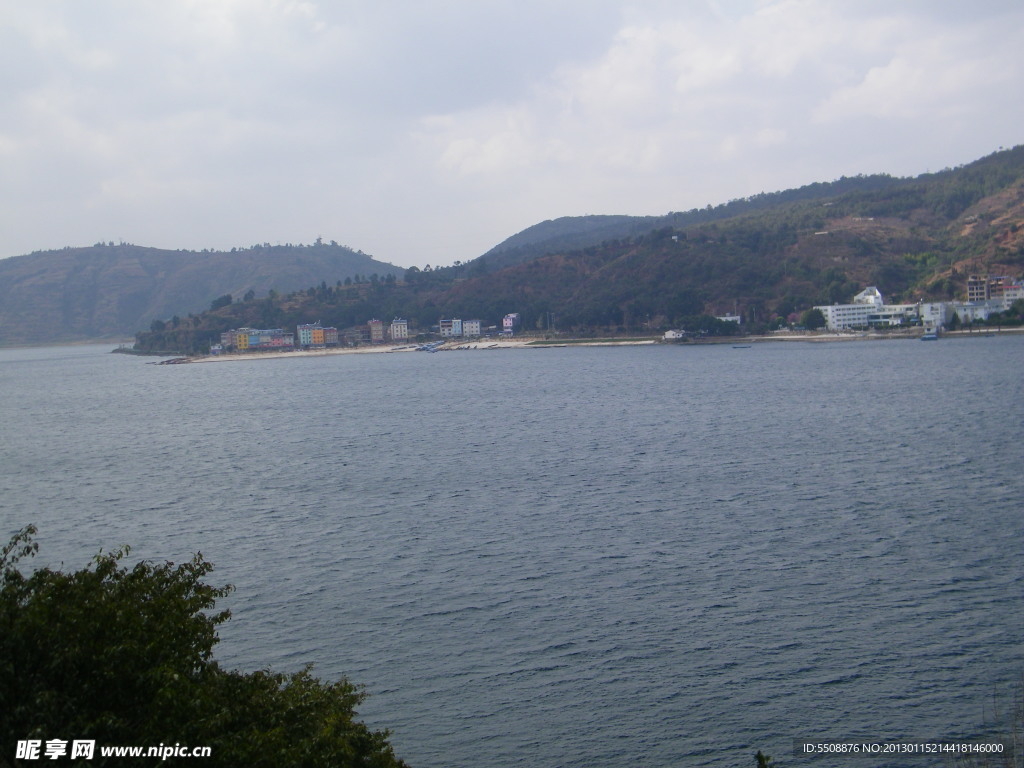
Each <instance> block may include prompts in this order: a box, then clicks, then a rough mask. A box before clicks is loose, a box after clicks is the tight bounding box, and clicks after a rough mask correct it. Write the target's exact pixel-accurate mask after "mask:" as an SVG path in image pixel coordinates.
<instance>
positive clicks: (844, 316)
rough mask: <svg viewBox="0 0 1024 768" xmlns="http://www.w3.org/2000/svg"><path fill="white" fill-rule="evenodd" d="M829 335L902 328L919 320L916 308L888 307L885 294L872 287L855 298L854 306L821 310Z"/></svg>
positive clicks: (821, 307)
mask: <svg viewBox="0 0 1024 768" xmlns="http://www.w3.org/2000/svg"><path fill="white" fill-rule="evenodd" d="M815 309H818V310H821V313H822V314H823V315H824V316H825V326H826V327H827V328H828V329H829V330H830V331H848V330H852V329H855V328H857V329H860V328H871V327H878V326H893V325H903V324H904V323H905V322H907V321H909V320H911V319H914V318H916V317H917V316H918V305H917V304H886V303H885V300H884V299H883V298H882V293H881V291H879V290H878V289H877V288H876V287H875V286H873V285H872V286H869V287H867V288H865V289H864V290H863V291H861V292H860V293H858V294H857V295H856V296H854V297H853V303H852V304H831V305H825V306H818V307H815Z"/></svg>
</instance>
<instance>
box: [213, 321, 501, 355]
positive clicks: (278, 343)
mask: <svg viewBox="0 0 1024 768" xmlns="http://www.w3.org/2000/svg"><path fill="white" fill-rule="evenodd" d="M520 324H521V320H520V317H519V313H518V312H512V313H510V314H507V315H505V317H504V318H502V321H501V330H500V331H499V330H498V329H497V328H496V327H494V326H491V327H489V328H487V329H486V331H487V335H489V336H490V335H493V334H494V333H497V334H498V335H499V336H501V337H505V338H511V337H512V336H513V335H514V334H515V332H516V331H517V330H519V326H520ZM484 330H485V329H483V328H482V326H481V322H480V321H479V320H461V319H459V318H452V319H449V320H445V319H442V320H441V322H440V323H439V324H438V326H437V333H438V335H439V336H440V337H441V340H442V341H448V340H452V339H476V338H480V337H481V336H483V335H485V334H484ZM408 342H409V323H408V321H406V320H404V319H403V318H398V317H396V318H395V319H394V320H392V321H391V323H390V325H388V326H385V325H384V321H383V320H369V321H367V323H366V325H357V326H355V327H353V328H346V329H345V330H343V331H339V330H338V329H337V328H334V327H330V326H323V325H321V324H320V323H307V324H305V325H300V326H297V327H296V329H295V333H294V334H292V333H288V332H287V331H285V330H284V329H283V328H269V329H256V328H238V329H232V330H230V331H225V332H224V333H222V334H221V335H220V344H215V345H213V346H212V347H210V354H211V355H223V354H225V353H231V352H262V351H274V352H287V351H289V350H293V349H304V350H308V349H328V348H331V347H343V346H344V347H357V346H360V345H363V344H387V343H392V344H408ZM436 348H437V342H434V343H430V344H423V345H420V346H418V347H417V349H423V350H424V351H428V352H430V351H433V350H434V349H436Z"/></svg>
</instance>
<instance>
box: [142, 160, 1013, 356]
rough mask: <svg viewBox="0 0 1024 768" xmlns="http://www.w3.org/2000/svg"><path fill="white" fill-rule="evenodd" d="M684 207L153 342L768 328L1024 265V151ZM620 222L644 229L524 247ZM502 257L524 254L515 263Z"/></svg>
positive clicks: (585, 225)
mask: <svg viewBox="0 0 1024 768" xmlns="http://www.w3.org/2000/svg"><path fill="white" fill-rule="evenodd" d="M670 217H671V218H672V221H674V222H675V223H674V224H673V223H665V222H666V217H651V218H642V219H638V218H636V217H585V218H584V219H581V220H578V221H577V220H572V219H566V220H559V221H557V222H545V223H544V224H541V225H537V226H536V227H532V228H530V229H529V230H526V231H524V232H523V233H520V235H519V236H517V237H516V238H510V239H509V240H507V241H506V243H505V244H506V245H508V248H506V249H505V250H504V251H500V250H498V249H495V250H493V251H492V252H490V253H489V254H485V255H484V256H483V257H481V258H479V259H476V260H474V261H471V262H469V263H467V264H460V265H458V266H455V267H449V268H443V269H435V270H422V271H421V270H418V269H416V268H412V269H410V270H408V271H407V273H406V276H405V280H404V281H400V282H391V281H382V280H377V281H370V282H365V283H358V284H357V283H353V284H351V285H346V284H344V283H340V284H335V285H331V284H329V283H328V282H326V281H321V282H320V283H319V285H315V284H314V285H312V286H311V287H309V288H307V289H306V290H305V291H301V292H295V293H292V294H289V295H285V296H274V297H263V298H256V299H255V300H253V301H249V302H241V303H235V304H232V305H231V306H225V307H221V308H220V309H218V310H217V311H216V312H210V313H206V314H204V315H203V316H201V317H198V318H195V320H194V321H193V322H191V323H189V324H187V325H185V324H182V323H179V324H178V325H177V326H176V327H174V328H167V329H164V330H156V331H154V332H144V333H141V334H140V336H139V344H138V346H139V347H140V348H141V349H164V350H178V351H199V350H201V349H202V348H203V346H204V345H205V344H208V343H209V341H210V340H211V339H213V338H215V337H216V336H217V334H219V333H220V332H221V331H222V330H227V329H228V328H232V327H241V326H245V325H248V326H252V327H290V326H292V325H294V324H297V323H302V322H312V321H316V320H320V321H321V322H323V323H324V324H325V325H335V326H337V327H339V328H345V327H348V326H352V325H357V324H361V323H365V322H366V321H367V320H368V319H370V318H373V317H376V318H380V319H383V320H385V321H390V319H391V318H392V317H396V316H400V317H405V318H407V319H408V320H409V321H410V325H411V327H413V328H419V329H422V330H429V328H430V326H431V325H433V324H436V323H437V322H438V319H439V318H441V317H462V318H479V319H480V320H482V321H483V323H484V325H485V326H487V325H494V324H498V323H500V320H501V317H502V316H503V315H504V314H506V313H508V312H519V313H520V314H521V315H522V317H523V321H524V327H525V328H527V329H544V330H548V329H550V328H551V327H553V328H554V329H555V330H558V331H567V332H573V333H577V334H581V335H582V334H588V333H608V332H618V331H626V332H636V331H642V332H650V331H659V330H662V329H664V328H668V327H674V326H679V325H685V324H691V325H692V324H693V323H694V322H695V320H697V319H699V318H700V317H701V316H706V315H716V314H725V313H730V312H739V313H740V314H742V315H743V316H744V318H745V319H746V322H747V323H748V325H749V327H750V329H751V330H757V329H764V328H768V327H773V326H777V325H778V324H780V323H782V322H785V321H786V320H787V319H791V317H792V316H793V315H794V314H795V313H800V312H802V311H803V310H805V309H807V308H809V307H811V306H813V305H815V304H822V303H833V302H843V301H848V300H850V298H852V296H853V295H854V294H855V293H857V292H858V291H860V290H861V289H862V288H864V287H865V286H867V285H875V286H877V287H878V288H879V289H880V290H881V291H882V292H883V294H884V295H885V296H886V298H887V299H888V300H892V301H906V302H910V301H914V300H917V299H951V298H963V293H964V288H965V281H966V277H967V275H968V274H971V273H976V272H977V273H992V274H1003V275H1011V276H1018V275H1021V274H1022V273H1024V229H1022V225H1024V147H1017V148H1015V149H1012V150H1006V151H1000V152H997V153H995V154H993V155H990V156H988V157H986V158H983V159H981V160H979V161H977V162H975V163H972V164H970V165H967V166H964V167H961V168H956V169H948V170H945V171H941V172H938V173H933V174H926V175H923V176H920V177H917V178H914V179H893V178H891V177H886V176H873V177H861V178H855V179H842V180H839V181H838V182H833V183H829V184H820V185H811V186H809V187H804V188H802V189H801V190H791V191H788V192H780V193H775V194H766V195H758V196H756V197H754V198H750V199H747V200H738V201H732V202H730V203H727V204H725V205H723V206H719V207H718V208H712V209H705V210H703V211H690V212H688V213H683V214H670ZM640 222H645V224H644V225H643V226H641V225H640ZM647 225H657V226H651V227H650V228H647V229H644V227H645V226H647ZM637 227H639V230H642V231H638V230H637ZM616 228H625V230H627V231H629V232H632V234H630V235H628V236H624V237H612V238H607V239H604V240H602V241H601V242H599V243H592V244H589V245H585V246H582V247H578V248H565V249H564V250H557V249H556V251H555V252H553V253H549V254H548V255H545V256H541V257H536V258H529V259H527V260H525V261H517V258H511V257H509V254H510V253H512V252H515V251H518V255H519V256H521V255H523V253H524V252H525V251H524V250H523V249H527V248H533V247H537V248H542V249H544V248H549V247H552V245H551V244H552V243H556V242H563V241H565V242H568V241H569V240H572V239H573V238H576V239H579V238H586V237H589V236H590V235H588V234H586V233H588V232H589V233H593V232H598V233H600V234H602V235H603V234H607V233H608V232H609V231H611V230H614V229H616ZM545 243H547V245H545ZM503 260H508V261H510V262H511V264H510V265H508V266H505V267H504V268H502V267H501V263H502V261H503Z"/></svg>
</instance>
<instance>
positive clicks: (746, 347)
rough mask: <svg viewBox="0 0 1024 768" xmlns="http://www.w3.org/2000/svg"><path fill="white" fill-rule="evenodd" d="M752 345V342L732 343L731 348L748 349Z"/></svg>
mask: <svg viewBox="0 0 1024 768" xmlns="http://www.w3.org/2000/svg"><path fill="white" fill-rule="evenodd" d="M752 346H754V345H753V344H733V345H732V348H733V349H750V348H751V347H752Z"/></svg>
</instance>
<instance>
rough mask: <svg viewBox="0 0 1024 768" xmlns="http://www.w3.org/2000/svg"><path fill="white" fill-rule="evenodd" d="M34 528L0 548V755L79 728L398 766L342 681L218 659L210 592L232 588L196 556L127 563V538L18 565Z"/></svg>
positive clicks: (109, 736)
mask: <svg viewBox="0 0 1024 768" xmlns="http://www.w3.org/2000/svg"><path fill="white" fill-rule="evenodd" d="M34 534H35V529H34V528H33V527H31V526H30V527H28V528H26V529H24V530H23V531H21V532H20V533H19V534H18V535H16V536H15V537H14V538H13V539H12V540H11V542H10V543H9V544H8V545H7V546H6V547H4V549H3V550H2V552H0V579H2V582H0V749H2V750H3V752H2V753H0V764H5V761H6V760H7V759H9V758H10V757H11V756H12V755H13V751H14V745H15V744H16V742H17V741H18V740H22V739H32V738H36V739H42V740H46V739H53V738H68V739H70V738H80V739H95V740H96V744H97V748H98V747H99V746H102V745H129V744H134V745H147V746H148V745H157V744H175V743H180V744H187V745H190V746H209V747H211V748H212V756H211V757H209V758H205V759H204V760H203V764H204V765H209V766H238V765H247V766H268V768H269V767H270V766H343V767H344V766H372V767H373V768H390V767H395V766H402V765H404V764H403V763H402V762H401V761H400V760H398V759H397V758H396V757H395V756H394V754H393V752H392V750H391V747H390V746H389V745H388V742H387V734H386V732H379V731H378V732H375V731H371V730H369V729H368V728H367V727H366V726H365V725H364V724H363V723H361V722H359V721H357V720H356V719H355V715H356V712H355V707H356V706H357V705H358V704H359V702H360V701H361V700H362V698H363V694H362V693H361V691H360V690H359V689H358V688H356V687H355V686H354V685H352V684H351V683H349V682H348V681H346V680H341V681H339V682H336V683H323V682H320V681H319V680H317V679H316V678H314V677H313V676H312V675H311V674H310V671H309V669H308V668H307V669H306V670H303V671H302V672H299V673H296V674H293V675H283V674H275V673H272V672H268V671H260V672H254V673H249V674H244V673H240V672H228V671H225V670H223V669H221V668H220V667H219V666H218V664H217V663H216V662H215V661H214V660H213V647H214V645H215V644H216V642H217V626H218V625H219V624H221V623H223V622H224V621H226V620H227V619H228V612H227V611H219V612H215V603H216V601H217V600H218V599H220V598H222V597H224V596H225V595H226V594H227V593H228V592H229V591H230V587H214V586H211V585H209V584H207V583H206V581H205V577H206V576H207V575H208V574H209V573H210V572H211V571H212V568H213V567H212V565H210V563H208V562H206V561H205V560H204V559H203V557H202V555H198V554H197V555H196V556H195V557H194V558H193V559H192V560H191V561H189V562H187V563H183V564H181V565H177V566H176V565H174V564H173V563H163V564H154V563H149V562H141V563H138V564H136V565H134V566H132V567H126V566H124V565H122V561H123V560H124V559H125V557H126V556H127V554H128V549H127V548H124V549H121V550H118V551H116V552H113V553H110V554H100V555H97V556H96V558H94V560H93V562H92V564H91V565H90V566H89V567H87V568H85V569H83V570H80V571H75V572H70V573H65V572H62V571H54V570H51V569H49V568H43V569H39V570H36V571H34V572H32V573H31V574H29V575H27V576H26V575H25V574H23V573H22V572H21V571H20V570H19V568H18V561H19V560H21V559H24V558H26V557H31V556H32V555H34V554H35V552H36V551H37V545H36V544H35V542H34V541H33V540H32V537H33V535H34ZM96 758H97V759H96V760H94V761H92V762H91V763H90V764H94V765H102V764H104V761H103V760H102V759H101V758H100V757H99V753H98V751H97V753H96ZM109 762H110V764H114V763H116V759H111V760H110V761H109ZM193 762H194V761H193ZM167 764H168V765H173V764H175V761H174V760H168V761H167Z"/></svg>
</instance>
